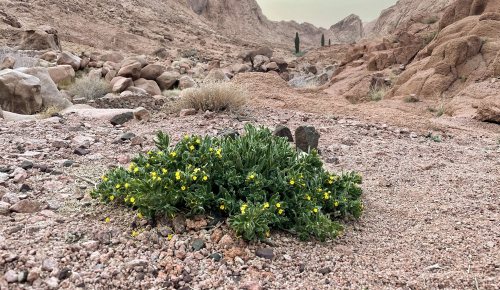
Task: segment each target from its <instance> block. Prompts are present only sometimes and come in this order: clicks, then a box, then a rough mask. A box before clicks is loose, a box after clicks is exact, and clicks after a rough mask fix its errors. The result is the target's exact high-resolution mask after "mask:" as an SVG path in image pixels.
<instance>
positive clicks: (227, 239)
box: [219, 234, 234, 247]
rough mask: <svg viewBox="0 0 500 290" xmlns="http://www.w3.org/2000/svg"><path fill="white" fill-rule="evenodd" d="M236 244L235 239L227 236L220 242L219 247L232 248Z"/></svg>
mask: <svg viewBox="0 0 500 290" xmlns="http://www.w3.org/2000/svg"><path fill="white" fill-rule="evenodd" d="M233 244H234V241H233V238H231V236H230V235H228V234H225V235H224V236H222V238H221V239H220V241H219V245H220V246H222V247H227V246H231V245H233Z"/></svg>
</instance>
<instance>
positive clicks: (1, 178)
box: [0, 172, 9, 183]
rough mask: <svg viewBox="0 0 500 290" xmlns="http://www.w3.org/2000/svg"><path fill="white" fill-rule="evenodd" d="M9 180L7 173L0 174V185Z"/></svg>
mask: <svg viewBox="0 0 500 290" xmlns="http://www.w3.org/2000/svg"><path fill="white" fill-rule="evenodd" d="M7 180H9V175H8V174H7V173H3V172H0V183H2V182H6V181H7Z"/></svg>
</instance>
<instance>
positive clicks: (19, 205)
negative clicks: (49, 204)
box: [10, 199, 42, 213]
mask: <svg viewBox="0 0 500 290" xmlns="http://www.w3.org/2000/svg"><path fill="white" fill-rule="evenodd" d="M41 209H42V204H41V203H40V202H39V201H34V200H27V199H23V200H20V201H18V202H16V203H15V204H14V205H13V206H11V207H10V210H11V211H13V212H18V213H35V212H38V211H40V210H41Z"/></svg>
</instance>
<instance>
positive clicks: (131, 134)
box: [120, 132, 135, 141]
mask: <svg viewBox="0 0 500 290" xmlns="http://www.w3.org/2000/svg"><path fill="white" fill-rule="evenodd" d="M134 137H135V134H134V133H132V132H127V133H125V134H123V135H122V136H121V137H120V139H121V140H122V141H126V140H130V139H132V138H134Z"/></svg>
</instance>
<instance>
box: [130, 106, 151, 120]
mask: <svg viewBox="0 0 500 290" xmlns="http://www.w3.org/2000/svg"><path fill="white" fill-rule="evenodd" d="M134 117H135V118H136V119H137V120H139V121H147V120H149V119H150V118H151V114H150V113H149V111H148V110H146V109H144V108H143V107H138V108H137V109H135V110H134Z"/></svg>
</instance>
